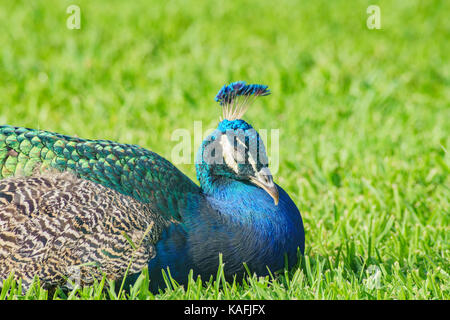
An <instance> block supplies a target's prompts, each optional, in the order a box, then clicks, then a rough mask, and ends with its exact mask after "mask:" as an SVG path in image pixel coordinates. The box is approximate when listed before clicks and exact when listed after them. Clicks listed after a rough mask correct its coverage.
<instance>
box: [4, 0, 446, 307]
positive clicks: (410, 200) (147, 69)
mask: <svg viewBox="0 0 450 320" xmlns="http://www.w3.org/2000/svg"><path fill="white" fill-rule="evenodd" d="M73 3H76V4H78V5H79V6H80V8H81V15H82V20H81V30H68V29H67V28H66V19H67V17H68V14H66V8H67V6H68V5H69V4H73ZM163 3H164V2H156V1H154V2H153V3H152V4H149V3H148V2H147V1H133V2H126V1H96V2H93V1H85V0H80V1H75V2H74V1H33V2H25V1H23V2H21V1H14V2H12V1H6V0H1V1H0V29H1V30H2V32H0V43H1V47H0V97H1V98H0V123H1V124H4V123H7V124H13V125H17V126H26V127H32V128H41V129H45V130H50V131H56V132H60V133H64V134H69V135H78V136H81V137H84V138H97V139H111V140H118V141H120V142H124V143H135V144H139V145H141V146H144V147H146V148H149V149H151V150H153V151H155V152H157V153H159V154H160V155H162V156H164V157H166V158H168V159H170V157H171V150H172V148H173V147H174V146H175V144H176V142H175V141H171V134H172V132H173V131H174V130H175V129H178V128H186V129H188V130H190V131H191V132H192V130H193V123H194V121H202V123H203V128H204V129H206V128H210V127H215V126H216V125H217V122H218V119H219V116H220V109H219V107H218V106H217V105H216V104H215V103H214V100H213V98H214V95H215V94H216V92H217V90H218V89H219V88H220V87H221V86H222V85H223V84H224V83H226V82H230V81H236V80H247V81H249V82H253V83H264V84H267V85H269V87H270V89H271V90H272V95H271V96H269V97H266V98H263V99H261V100H260V101H258V102H257V103H256V104H255V105H254V106H253V107H252V108H250V109H249V111H248V112H247V114H246V117H245V119H247V120H248V121H249V122H250V123H251V124H252V125H254V126H255V127H256V128H265V129H280V147H279V149H280V150H279V151H280V154H279V158H280V168H279V170H278V172H277V173H276V177H275V179H276V181H277V182H278V183H279V184H280V185H281V186H283V188H284V189H285V190H286V191H287V192H288V193H289V194H290V195H291V197H292V198H293V200H294V201H295V202H296V204H297V205H298V207H299V209H300V211H301V212H302V217H303V220H304V224H305V230H306V255H305V256H304V257H303V258H302V259H300V260H299V266H298V267H296V268H294V269H293V270H291V272H289V273H287V272H281V273H280V274H279V275H274V276H273V278H272V277H266V278H258V277H250V278H249V279H248V280H247V281H246V282H245V283H244V284H225V283H223V281H222V277H221V273H220V270H219V273H218V280H217V281H215V280H211V281H210V282H208V281H204V283H203V285H202V283H201V282H198V281H196V279H193V280H192V281H191V282H190V283H189V286H188V287H186V288H182V287H178V286H173V285H172V284H171V281H170V279H169V280H168V284H169V287H168V288H167V289H166V290H165V291H163V292H161V293H160V294H158V295H155V296H153V295H152V294H151V293H149V292H148V290H147V289H146V287H147V283H148V277H145V272H144V274H143V276H142V277H141V278H140V280H139V282H138V283H137V284H136V285H135V286H134V288H133V289H132V290H131V291H130V293H124V294H123V295H121V296H120V297H119V298H132V299H133V298H138V299H147V298H150V299H153V298H155V299H197V298H202V299H223V298H229V299H448V298H449V297H450V288H449V286H450V281H449V280H450V279H449V272H450V263H449V256H450V254H449V234H450V232H449V231H450V229H449V213H450V206H449V202H450V178H449V171H450V169H449V168H450V155H449V151H450V121H449V119H450V103H449V101H450V65H449V56H448V53H449V52H450V42H449V41H448V39H449V38H450V20H449V19H448V15H447V13H448V12H450V3H449V2H448V1H444V0H443V1H426V2H423V1H418V0H417V1H406V2H405V1H375V2H373V1H343V0H342V1H325V0H324V1H309V2H307V1H294V0H293V1H287V0H279V1H276V5H269V4H268V3H265V2H263V1H256V0H254V1H250V0H249V1H243V2H239V3H237V2H232V1H224V2H223V3H221V4H216V5H214V4H213V3H212V2H206V1H205V2H201V1H170V2H169V3H167V4H163ZM370 4H377V5H379V6H380V9H381V27H382V28H381V29H380V30H369V29H368V28H367V27H366V19H367V14H366V8H367V7H368V6H369V5H370ZM192 143H194V141H192ZM179 167H180V169H181V170H182V171H183V172H185V173H186V174H187V175H188V176H190V177H191V178H193V179H195V171H194V166H193V165H187V164H186V165H180V166H179ZM224 267H225V268H226V265H225V266H224ZM204 280H205V279H204ZM206 280H207V279H206ZM8 283H10V282H8ZM374 284H375V285H374ZM11 285H13V286H15V287H14V289H13V290H12V291H11V293H10V294H6V291H5V286H4V289H3V292H2V293H1V295H0V298H10V299H27V298H31V299H37V298H47V297H48V292H46V291H45V290H42V289H39V287H38V285H36V286H34V287H33V288H32V289H31V290H30V291H29V292H28V293H27V294H26V295H24V294H21V293H19V292H20V290H17V285H18V284H16V283H13V282H12V283H11ZM114 285H115V286H116V287H117V286H120V284H117V283H116V284H114ZM103 287H104V288H105V289H104V290H102V289H103ZM55 295H56V296H55V297H56V298H62V299H69V298H70V299H72V298H73V299H97V298H98V299H105V298H112V299H115V298H117V295H116V294H115V291H114V290H112V289H111V284H110V283H108V282H104V283H99V284H97V285H95V286H93V287H88V288H83V289H75V290H73V291H72V292H69V293H68V294H67V295H66V294H63V293H62V292H59V291H58V292H57V293H56V294H55ZM50 296H52V295H50Z"/></svg>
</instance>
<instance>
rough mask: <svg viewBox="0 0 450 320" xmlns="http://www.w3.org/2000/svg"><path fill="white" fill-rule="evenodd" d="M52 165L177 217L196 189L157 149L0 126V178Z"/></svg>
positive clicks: (24, 173) (31, 172)
mask: <svg viewBox="0 0 450 320" xmlns="http://www.w3.org/2000/svg"><path fill="white" fill-rule="evenodd" d="M48 168H54V169H57V170H60V171H72V172H74V173H75V174H76V175H77V176H79V177H81V178H84V179H88V180H91V181H94V182H96V183H99V184H101V185H104V186H106V187H109V188H112V189H114V190H117V191H118V192H120V193H123V194H126V195H130V196H132V197H134V198H136V199H137V200H139V201H142V202H145V203H151V204H152V207H153V208H154V210H155V211H156V212H160V213H161V214H163V215H165V216H166V217H168V218H170V217H172V218H175V219H179V218H180V217H179V210H178V208H180V207H184V205H185V201H186V199H187V198H188V194H189V193H199V192H200V189H199V187H198V186H197V185H195V184H194V183H193V182H192V180H190V179H189V178H188V177H186V176H185V175H184V174H183V173H182V172H181V171H179V170H178V169H177V168H176V167H175V166H173V165H172V164H171V163H170V162H169V161H167V160H166V159H164V158H162V157H161V156H159V155H158V154H156V153H154V152H152V151H149V150H146V149H144V148H141V147H139V146H137V145H130V144H120V143H117V142H112V141H108V140H86V139H81V138H76V137H70V136H66V135H61V134H57V133H51V132H47V131H41V130H34V129H27V128H20V127H13V126H0V178H6V177H10V176H13V175H31V174H33V172H34V171H35V170H40V171H43V170H46V169H48Z"/></svg>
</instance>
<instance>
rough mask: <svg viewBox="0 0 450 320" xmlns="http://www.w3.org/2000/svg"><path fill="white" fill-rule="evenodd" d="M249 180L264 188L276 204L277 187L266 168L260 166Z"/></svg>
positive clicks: (277, 197) (277, 198) (277, 196)
mask: <svg viewBox="0 0 450 320" xmlns="http://www.w3.org/2000/svg"><path fill="white" fill-rule="evenodd" d="M250 182H251V183H253V184H254V185H256V186H258V187H260V188H262V189H263V190H265V191H266V192H267V193H268V194H269V195H270V196H271V197H272V198H273V201H274V203H275V205H276V206H277V205H278V200H279V194H278V188H277V186H276V185H275V183H274V182H273V177H272V174H271V173H270V170H269V169H268V168H262V169H261V170H260V171H258V172H257V173H256V174H255V176H254V177H251V178H250Z"/></svg>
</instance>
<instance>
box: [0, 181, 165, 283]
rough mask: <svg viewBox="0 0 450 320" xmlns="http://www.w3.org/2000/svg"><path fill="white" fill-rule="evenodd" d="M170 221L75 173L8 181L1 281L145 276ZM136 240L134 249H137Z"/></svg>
mask: <svg viewBox="0 0 450 320" xmlns="http://www.w3.org/2000/svg"><path fill="white" fill-rule="evenodd" d="M166 224H167V221H166V220H165V219H164V218H162V217H161V215H156V214H154V213H153V212H152V211H151V210H150V207H149V205H147V204H143V203H140V202H138V201H137V200H135V199H134V198H131V197H129V196H126V195H123V194H121V193H118V192H116V191H114V190H112V189H108V188H106V187H103V186H101V185H99V184H96V183H94V182H91V181H88V180H83V179H79V178H76V177H75V176H73V175H71V174H68V173H63V174H61V173H51V174H48V173H47V174H43V175H34V176H31V177H12V178H8V179H5V180H0V279H4V278H6V277H8V275H9V274H10V272H12V271H14V274H15V277H16V278H22V279H23V284H24V287H25V288H27V287H28V286H29V285H30V283H31V282H32V280H33V277H34V276H35V275H36V276H38V277H39V278H40V280H41V281H42V282H44V283H45V284H46V286H50V287H51V286H55V285H61V284H64V283H65V282H66V280H67V279H68V278H69V279H71V280H73V281H75V282H79V283H80V284H90V283H92V282H93V280H94V278H101V277H102V275H106V277H107V278H109V279H119V278H121V277H122V276H123V275H124V273H125V270H126V269H127V267H128V265H129V263H130V260H131V259H133V262H132V264H131V268H130V271H129V272H130V273H135V272H138V271H140V270H141V269H142V268H143V267H144V266H145V265H146V264H147V263H148V261H149V260H150V259H151V258H152V257H153V256H154V255H155V248H154V244H155V243H156V241H158V239H159V237H160V234H161V231H162V228H163V227H164V226H165V225H166ZM130 240H131V243H130Z"/></svg>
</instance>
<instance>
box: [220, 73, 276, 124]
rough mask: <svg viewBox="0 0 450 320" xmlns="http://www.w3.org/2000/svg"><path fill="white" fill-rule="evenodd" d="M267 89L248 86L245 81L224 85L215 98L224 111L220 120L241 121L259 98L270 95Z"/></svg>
mask: <svg viewBox="0 0 450 320" xmlns="http://www.w3.org/2000/svg"><path fill="white" fill-rule="evenodd" d="M267 88H268V86H266V85H262V84H247V83H246V82H245V81H236V82H232V83H230V84H226V85H224V86H223V87H222V88H221V89H220V90H219V92H218V93H217V95H216V98H215V100H216V101H217V102H219V103H220V105H221V106H222V110H223V115H222V117H221V119H220V120H224V119H226V120H230V121H232V120H236V119H241V118H242V116H243V115H244V113H245V112H246V111H247V109H248V107H249V106H250V105H251V104H252V103H253V102H254V101H255V100H256V98H257V97H259V96H267V95H269V94H270V90H268V89H267Z"/></svg>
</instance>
